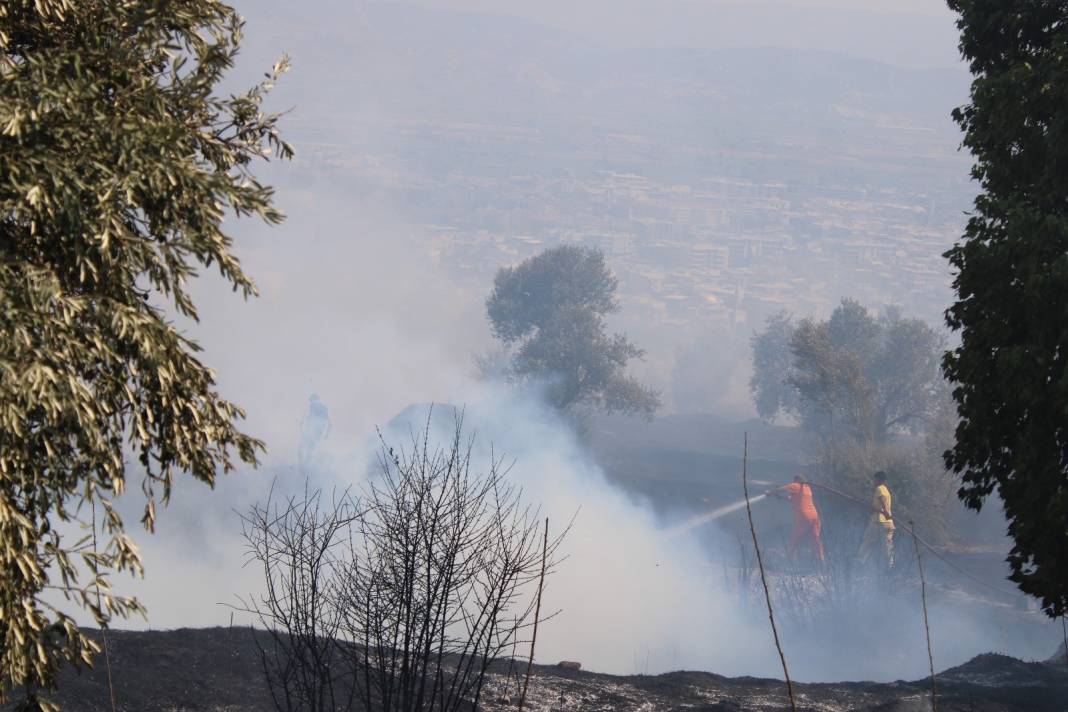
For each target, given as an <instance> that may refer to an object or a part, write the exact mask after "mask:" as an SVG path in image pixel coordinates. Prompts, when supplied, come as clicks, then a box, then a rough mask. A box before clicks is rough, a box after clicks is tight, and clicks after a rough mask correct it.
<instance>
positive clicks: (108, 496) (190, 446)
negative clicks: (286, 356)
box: [0, 0, 290, 708]
mask: <svg viewBox="0 0 1068 712" xmlns="http://www.w3.org/2000/svg"><path fill="white" fill-rule="evenodd" d="M241 29H242V21H241V19H240V17H239V16H238V15H237V14H236V12H235V11H234V10H233V9H232V8H230V7H228V6H226V5H224V4H221V3H218V2H213V1H209V0H178V1H175V2H136V3H119V2H75V3H72V2H66V1H62V0H10V1H8V2H4V3H3V4H0V50H2V53H0V236H2V237H0V673H2V674H0V696H3V694H4V693H5V692H7V691H8V690H10V688H11V687H12V686H15V685H21V686H23V687H24V689H25V691H26V694H27V701H26V703H25V704H26V706H27V707H28V708H40V707H47V706H48V705H47V703H46V702H45V701H44V700H43V699H39V691H40V690H41V689H42V688H47V687H49V686H51V685H52V684H54V680H55V675H56V672H57V671H58V668H59V666H60V665H61V664H62V663H63V661H69V662H73V663H75V664H79V663H81V662H90V660H91V656H92V654H93V652H94V651H95V650H96V645H95V644H94V643H93V642H92V641H91V640H90V639H88V638H87V637H85V636H84V635H83V634H82V633H81V632H80V631H79V630H78V628H77V627H76V626H75V624H74V622H73V620H72V619H71V617H70V611H69V610H60V608H57V607H55V600H54V599H52V600H46V597H45V595H44V594H45V593H46V592H47V591H48V590H50V589H55V588H58V589H59V590H60V592H61V593H62V594H63V595H65V596H66V599H67V600H68V601H70V602H73V604H74V605H80V606H83V607H86V608H88V609H89V611H90V612H91V613H92V615H93V616H94V617H95V618H96V620H97V622H99V623H100V624H101V625H104V624H106V623H107V622H108V621H109V620H110V619H111V617H112V616H113V615H121V616H126V615H129V614H130V613H134V612H138V611H140V610H141V607H140V605H139V604H138V603H137V601H135V600H133V599H129V598H125V597H121V596H117V595H113V594H112V591H111V587H110V584H109V577H108V572H109V571H111V572H114V571H124V570H125V571H130V572H134V573H141V571H142V562H141V559H140V555H139V554H138V550H137V548H136V546H135V545H134V544H133V542H132V541H131V539H130V538H129V537H128V536H127V534H126V533H125V529H124V525H123V521H122V519H121V518H120V516H119V514H118V513H117V512H116V510H115V508H114V507H113V499H114V497H116V496H118V495H119V494H121V493H122V492H123V491H124V490H125V489H126V487H127V476H128V475H129V474H134V473H136V474H139V475H141V476H142V479H141V483H142V489H143V491H144V494H145V496H146V505H145V509H144V516H143V518H142V522H143V523H144V524H145V526H146V527H148V528H149V529H151V528H152V527H153V524H154V522H155V518H156V505H157V503H158V502H161V501H162V502H166V501H167V499H168V497H169V495H170V492H171V487H172V482H173V478H174V476H175V474H176V473H180V472H188V473H190V474H191V475H192V476H193V477H194V478H196V479H197V480H200V481H202V482H205V483H208V484H211V483H213V482H214V480H215V478H216V476H217V475H218V474H220V473H222V472H226V471H228V470H231V469H232V468H233V467H235V465H236V464H237V463H238V462H246V463H254V462H255V461H256V454H257V451H258V450H260V449H261V448H262V444H261V443H260V442H259V441H258V440H256V439H254V438H252V437H250V436H248V435H246V434H244V433H242V432H241V431H240V430H239V429H238V427H237V425H236V421H237V420H239V419H240V418H242V417H243V413H242V411H241V409H240V408H239V407H238V406H236V405H234V404H233V403H230V402H228V401H227V400H225V399H223V398H222V397H221V396H220V395H219V394H218V393H217V392H216V389H215V376H214V374H213V373H212V371H211V370H210V369H208V368H207V367H206V366H205V365H204V364H203V363H201V361H200V360H199V359H198V357H197V351H198V347H197V345H196V344H195V343H194V342H193V341H191V340H190V339H189V338H187V337H186V336H184V335H183V334H182V333H181V331H179V329H178V327H177V326H176V325H175V324H173V323H172V322H171V321H170V320H169V319H168V316H167V315H168V312H167V311H165V310H173V312H171V313H176V314H178V315H181V316H182V317H186V318H192V319H195V318H196V317H197V310H196V307H195V305H194V303H193V301H192V299H191V298H190V295H189V293H188V291H187V288H188V284H189V282H190V280H192V279H193V278H194V277H196V275H197V269H198V268H201V267H203V268H207V267H214V268H216V269H217V270H218V272H219V274H220V275H221V277H222V278H223V279H225V280H226V281H228V282H229V283H230V284H231V285H232V286H233V288H234V290H235V291H238V292H240V293H241V294H243V295H244V296H246V297H247V296H249V295H252V294H254V293H255V287H254V285H253V283H252V281H251V280H250V279H249V278H248V277H247V276H246V275H245V274H244V273H243V272H242V270H241V266H240V264H239V262H238V260H237V259H236V258H235V256H234V255H233V254H232V252H231V238H230V237H229V236H227V234H225V233H224V232H223V229H222V220H223V216H224V212H225V211H227V210H230V211H232V212H234V213H236V214H237V215H248V214H255V215H259V216H260V217H262V218H263V219H265V220H267V221H268V222H278V221H279V220H281V215H280V214H279V212H278V211H276V210H275V209H274V208H273V207H272V204H271V199H272V192H271V190H270V188H268V187H266V186H263V185H261V184H259V183H258V182H257V181H256V180H255V177H254V176H253V175H252V173H251V172H250V168H251V165H252V161H253V160H254V159H257V158H266V157H269V156H270V155H271V154H272V151H273V152H274V153H275V154H277V155H280V156H283V157H288V156H289V155H290V149H289V147H288V146H287V145H286V144H285V143H284V142H283V141H282V140H281V139H280V138H279V136H278V135H277V133H276V128H275V125H276V120H277V117H276V116H274V115H266V114H264V113H263V111H262V109H261V102H262V99H263V97H264V94H265V92H266V91H267V90H268V89H269V88H270V86H271V83H272V81H273V80H274V77H275V76H276V75H277V74H279V73H280V72H281V71H284V69H285V64H284V61H283V62H281V63H279V65H277V66H276V67H275V68H274V71H273V72H272V73H271V74H270V75H269V76H268V77H267V79H266V80H265V81H264V82H263V83H262V84H260V85H258V86H255V87H253V88H251V89H250V90H249V91H247V92H246V93H243V94H240V95H233V96H223V97H221V96H217V95H216V94H215V93H214V91H215V87H216V85H217V84H218V82H219V81H220V80H221V79H222V77H223V75H224V73H225V72H226V70H228V69H229V68H230V67H231V66H232V64H233V61H234V57H235V55H236V53H237V50H238V44H239V42H240V39H241ZM98 508H99V511H98ZM98 514H99V519H97V516H98ZM79 525H80V526H82V527H84V528H85V530H86V532H91V533H86V535H85V537H84V538H81V539H78V540H77V541H71V538H72V532H73V533H74V537H79V536H81V533H78V526H79ZM90 527H92V529H90ZM98 531H99V533H100V534H101V540H100V544H99V546H97V536H96V535H97V533H98Z"/></svg>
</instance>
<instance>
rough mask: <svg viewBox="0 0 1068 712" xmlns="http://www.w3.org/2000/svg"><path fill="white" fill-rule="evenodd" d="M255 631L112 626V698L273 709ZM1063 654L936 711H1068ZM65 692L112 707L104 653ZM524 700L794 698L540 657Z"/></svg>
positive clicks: (742, 680) (886, 711)
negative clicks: (574, 666) (544, 661)
mask: <svg viewBox="0 0 1068 712" xmlns="http://www.w3.org/2000/svg"><path fill="white" fill-rule="evenodd" d="M254 635H255V633H254V632H253V631H251V630H250V629H248V628H207V629H180V630H173V631H145V632H140V631H139V632H133V631H112V632H110V633H109V643H110V645H109V649H110V652H111V655H110V660H111V673H112V679H113V680H114V688H115V698H116V708H117V709H119V710H129V711H133V710H145V711H146V712H154V711H157V710H158V711H160V712H162V711H163V710H167V711H171V712H178V711H180V710H182V711H184V710H205V711H207V710H212V711H219V712H222V711H226V712H245V711H248V712H251V711H252V710H271V709H273V705H272V703H271V698H270V695H269V693H268V690H267V686H266V684H265V682H264V676H263V672H262V670H261V668H260V661H259V654H258V651H257V647H256V644H255V641H254V639H253V636H254ZM261 635H262V634H261ZM1063 661H1064V658H1063V651H1061V652H1059V653H1058V655H1055V656H1054V657H1053V658H1051V659H1050V660H1049V661H1046V662H1024V661H1021V660H1017V659H1015V658H1011V657H1008V656H1004V655H997V654H984V655H980V656H977V657H976V658H974V659H972V660H971V661H969V662H968V663H966V664H964V665H961V666H958V667H954V668H951V669H949V670H945V671H942V672H941V673H940V674H939V675H938V691H939V699H938V703H939V709H940V710H943V711H944V712H952V711H957V710H959V711H961V712H964V711H965V710H968V711H975V712H1003V711H1004V712H1008V711H1019V712H1024V711H1028V712H1046V711H1048V712H1055V711H1056V712H1063V711H1064V710H1068V668H1066V667H1065V664H1064V662H1063ZM521 668H522V665H520V664H513V665H509V664H508V663H507V662H499V663H497V664H496V666H495V667H494V668H493V673H492V674H491V676H490V680H489V682H488V689H487V691H486V695H485V699H484V700H483V703H482V704H481V705H480V708H482V709H486V710H507V709H517V707H518V688H517V685H518V682H517V679H516V676H515V674H514V673H515V672H516V671H517V670H519V669H521ZM510 672H511V673H512V674H509V673H510ZM930 689H931V688H930V680H928V679H921V680H915V681H898V682H892V683H873V682H834V683H808V684H798V685H795V695H796V699H797V703H798V709H800V710H809V711H816V710H819V711H820V712H838V711H841V712H846V711H856V712H860V711H862V710H872V711H879V712H906V711H910V712H911V711H919V710H929V709H930ZM60 690H61V692H59V693H57V694H56V696H55V698H54V699H55V701H57V702H59V703H61V704H62V706H63V709H65V710H69V711H71V712H76V711H79V710H108V709H111V706H110V702H109V700H108V688H107V673H106V669H105V665H104V661H103V660H102V659H100V660H98V662H97V665H96V667H95V668H94V669H92V670H86V671H83V672H82V673H80V674H79V673H75V672H67V673H65V674H64V676H63V678H62V679H61V682H60ZM10 708H11V707H10V706H6V707H4V708H3V709H5V710H7V709H10ZM525 709H528V710H537V711H541V712H548V711H550V710H582V711H590V712H593V711H595V710H596V711H600V710H604V711H609V710H649V711H653V710H664V711H665V712H682V711H683V710H686V711H692V712H701V711H706V712H712V711H713V710H716V711H724V712H727V711H739V712H740V711H743V710H751V711H754V712H757V711H771V710H784V709H789V701H788V698H787V690H786V685H785V683H784V682H782V681H781V680H770V679H761V678H752V677H737V678H728V677H722V676H720V675H715V674H712V673H707V672H692V671H680V672H671V673H665V674H662V675H628V676H616V675H604V674H599V673H596V672H587V671H585V670H570V669H564V668H561V667H558V666H542V665H538V666H535V667H534V671H533V676H532V679H531V683H530V688H529V691H528V695H527V701H526V706H525Z"/></svg>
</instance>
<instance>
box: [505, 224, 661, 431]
mask: <svg viewBox="0 0 1068 712" xmlns="http://www.w3.org/2000/svg"><path fill="white" fill-rule="evenodd" d="M617 285H618V282H617V280H616V278H615V276H613V275H612V272H611V271H610V270H609V269H608V266H607V265H606V264H605V261H604V254H603V253H602V252H600V251H599V250H595V249H590V248H584V247H574V246H570V245H564V246H562V247H556V248H553V249H549V250H545V251H544V252H542V253H540V254H538V255H535V256H534V257H531V258H530V259H527V260H525V261H524V262H522V263H520V264H519V265H517V266H515V267H503V268H501V269H500V270H499V271H498V272H497V277H496V279H495V280H494V283H493V292H492V294H490V296H489V298H488V299H487V300H486V313H487V315H488V316H489V321H490V325H491V326H492V329H493V334H494V336H496V337H497V338H498V339H499V340H500V341H501V342H502V343H503V344H504V345H505V346H506V347H509V348H513V349H514V352H513V354H512V358H511V362H510V364H509V368H508V371H509V374H510V375H511V376H513V377H515V378H518V379H521V380H534V381H540V382H543V384H544V387H545V388H546V393H547V397H548V400H549V402H550V403H551V404H552V405H553V406H554V407H556V408H557V409H558V410H561V411H571V412H573V411H575V410H581V409H591V408H600V409H602V410H604V411H606V412H609V413H612V412H621V413H632V414H639V415H643V416H646V417H651V416H652V414H653V413H654V412H656V409H657V407H659V404H660V399H659V396H658V395H657V393H656V392H654V391H652V390H651V389H649V388H647V387H645V386H643V385H642V384H641V383H639V382H638V381H636V380H635V379H633V378H631V377H629V376H627V375H626V374H625V373H624V369H625V368H626V365H627V362H628V361H630V360H631V359H633V358H640V357H641V355H642V351H641V349H639V348H637V347H636V346H635V345H634V344H632V343H631V342H630V341H628V340H627V338H626V337H625V336H623V335H622V334H612V335H609V334H608V333H606V325H605V316H606V315H607V314H609V313H612V312H615V311H617V310H618V309H619V302H618V300H617V298H616V287H617Z"/></svg>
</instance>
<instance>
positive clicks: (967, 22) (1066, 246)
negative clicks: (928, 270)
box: [945, 0, 1068, 616]
mask: <svg viewBox="0 0 1068 712" xmlns="http://www.w3.org/2000/svg"><path fill="white" fill-rule="evenodd" d="M949 6H950V7H951V8H952V9H953V10H955V11H956V12H957V13H959V18H958V21H957V26H958V28H959V29H960V31H961V43H960V48H961V52H962V54H963V56H964V58H965V59H966V60H968V61H969V62H970V65H971V70H972V74H973V75H974V81H973V82H972V91H971V103H970V104H968V105H966V106H963V107H961V108H959V109H957V110H956V111H954V113H953V116H954V119H956V121H957V122H958V123H959V124H960V126H961V128H962V129H963V130H964V145H965V146H966V147H967V148H968V149H969V150H970V151H971V152H972V153H973V154H974V156H975V159H976V162H975V165H974V167H973V169H972V176H973V177H974V178H975V179H976V180H977V181H978V182H979V184H980V186H981V193H980V195H979V197H978V198H976V201H975V211H974V213H973V214H972V216H971V218H970V219H969V220H968V225H967V228H966V230H965V233H964V237H963V240H962V241H961V242H959V243H958V244H957V245H955V246H954V247H953V249H951V250H949V251H948V252H947V253H946V257H947V258H948V259H949V262H950V264H951V265H952V266H953V268H954V270H955V271H956V279H955V280H954V283H953V284H954V288H955V290H956V293H957V300H956V302H955V303H954V304H953V305H952V306H951V307H950V309H949V310H948V311H947V312H946V321H947V323H948V324H949V326H950V327H951V328H952V329H954V330H956V331H958V332H959V334H960V346H958V347H957V348H956V349H954V350H952V351H951V352H949V353H948V354H947V355H946V358H945V372H946V375H947V377H948V378H949V379H950V381H951V382H952V384H953V386H954V390H953V397H954V399H955V400H956V403H957V410H958V413H959V415H960V424H959V426H958V427H957V433H956V444H955V445H954V447H953V448H952V449H951V450H949V451H948V452H947V453H946V463H947V465H948V466H949V467H951V468H952V469H953V470H954V471H955V472H957V473H959V474H960V475H961V478H962V481H963V484H962V486H961V488H960V491H959V493H958V494H959V495H960V497H961V499H962V500H963V501H964V502H965V503H966V504H967V505H968V506H969V507H972V508H973V509H979V508H981V507H982V506H983V503H984V502H985V500H986V498H987V497H988V496H990V495H991V494H992V493H994V492H997V494H998V496H1000V498H1001V500H1002V502H1003V503H1004V509H1005V514H1006V516H1007V518H1008V522H1009V526H1008V531H1009V534H1010V536H1011V537H1012V539H1013V542H1014V545H1013V548H1012V550H1011V552H1010V554H1009V557H1008V562H1009V565H1010V567H1011V569H1012V575H1011V578H1012V580H1013V581H1014V582H1016V583H1017V584H1018V585H1019V587H1020V589H1021V590H1023V591H1025V592H1026V593H1029V594H1031V595H1033V596H1036V597H1037V598H1039V599H1040V600H1041V601H1042V605H1043V608H1044V609H1045V611H1046V613H1048V614H1049V615H1051V616H1059V615H1064V614H1065V613H1068V557H1066V555H1065V554H1066V552H1068V201H1066V196H1068V112H1066V107H1068V5H1066V4H1065V3H1064V2H1060V1H1059V0H1058V1H1057V2H1050V1H1049V0H1027V1H1026V2H1025V1H1023V0H981V1H965V0H951V2H950V3H949Z"/></svg>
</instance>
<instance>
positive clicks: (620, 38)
mask: <svg viewBox="0 0 1068 712" xmlns="http://www.w3.org/2000/svg"><path fill="white" fill-rule="evenodd" d="M413 4H419V5H424V6H427V7H433V8H437V9H447V10H466V11H478V12H489V13H497V14H505V15H514V16H517V17H523V18H526V19H530V20H536V21H538V22H541V23H544V24H547V25H551V26H554V27H558V28H561V29H564V30H568V31H571V32H577V33H581V34H584V35H587V36H591V37H595V38H596V39H598V40H600V41H603V42H606V43H610V44H612V43H619V44H628V45H649V46H690V47H722V46H746V47H758V46H775V47H797V48H804V49H826V50H830V51H838V52H843V53H846V54H852V55H857V56H863V57H868V58H871V59H877V60H879V61H884V62H889V63H894V64H901V65H905V66H917V67H930V66H948V65H951V64H954V63H956V62H957V58H958V55H957V52H956V45H957V33H956V28H955V26H954V22H953V19H954V14H953V13H952V12H951V11H950V10H949V8H948V7H947V6H946V3H945V2H943V1H942V0H824V1H822V2H811V1H808V0H753V1H750V2H737V1H736V0H735V1H733V2H732V1H729V0H728V1H723V0H655V1H654V0H578V1H575V0H539V2H529V1H528V0H414V2H413Z"/></svg>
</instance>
